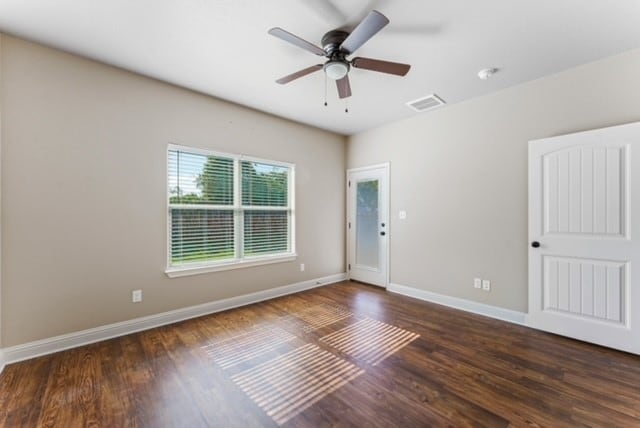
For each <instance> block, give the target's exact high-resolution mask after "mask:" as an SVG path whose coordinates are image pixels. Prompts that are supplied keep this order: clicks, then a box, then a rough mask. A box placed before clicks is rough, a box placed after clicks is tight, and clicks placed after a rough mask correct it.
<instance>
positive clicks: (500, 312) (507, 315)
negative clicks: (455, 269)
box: [387, 283, 527, 325]
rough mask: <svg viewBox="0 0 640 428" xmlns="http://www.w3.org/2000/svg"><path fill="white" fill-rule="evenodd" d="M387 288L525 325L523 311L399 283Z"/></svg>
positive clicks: (432, 301) (428, 300)
mask: <svg viewBox="0 0 640 428" xmlns="http://www.w3.org/2000/svg"><path fill="white" fill-rule="evenodd" d="M387 290H388V291H390V292H392V293H398V294H402V295H405V296H409V297H413V298H415V299H420V300H425V301H427V302H431V303H437V304H439V305H443V306H448V307H450V308H454V309H460V310H463V311H467V312H473V313H474V314H479V315H484V316H486V317H491V318H496V319H499V320H502V321H507V322H511V323H514V324H520V325H527V324H526V318H527V314H525V313H524V312H518V311H513V310H511V309H504V308H500V307H498V306H492V305H486V304H484V303H478V302H474V301H471V300H466V299H461V298H459V297H452V296H445V295H444V294H438V293H433V292H431V291H426V290H420V289H418V288H413V287H407V286H405V285H399V284H393V283H391V284H389V286H388V287H387Z"/></svg>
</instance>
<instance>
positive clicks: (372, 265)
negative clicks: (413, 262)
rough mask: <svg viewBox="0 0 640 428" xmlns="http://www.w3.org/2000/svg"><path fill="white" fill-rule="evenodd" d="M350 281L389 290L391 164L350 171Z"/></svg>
mask: <svg viewBox="0 0 640 428" xmlns="http://www.w3.org/2000/svg"><path fill="white" fill-rule="evenodd" d="M347 175H348V183H347V186H348V187H347V194H348V203H347V211H348V212H347V217H348V221H347V240H348V261H347V269H348V271H349V278H351V279H354V280H357V281H362V282H366V283H368V284H374V285H380V286H382V287H386V286H387V284H388V282H389V276H388V270H389V268H388V266H387V265H388V253H389V249H388V247H389V166H388V164H382V165H374V166H370V167H364V168H356V169H351V170H348V171H347Z"/></svg>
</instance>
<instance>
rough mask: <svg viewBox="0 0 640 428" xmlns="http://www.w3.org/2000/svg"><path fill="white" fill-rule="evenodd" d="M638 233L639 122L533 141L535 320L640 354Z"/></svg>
mask: <svg viewBox="0 0 640 428" xmlns="http://www.w3.org/2000/svg"><path fill="white" fill-rule="evenodd" d="M639 234H640V123H634V124H630V125H623V126H616V127H611V128H605V129H598V130H595V131H588V132H581V133H577V134H571V135H565V136H560V137H554V138H547V139H543V140H536V141H531V142H529V240H530V247H529V315H528V323H529V325H530V326H532V327H534V328H538V329H541V330H546V331H550V332H553V333H557V334H561V335H565V336H569V337H573V338H576V339H580V340H584V341H587V342H592V343H597V344H600V345H604V346H608V347H611V348H616V349H620V350H624V351H628V352H633V353H636V354H640V274H638V269H639V268H638V266H639V265H640V236H638V235H639ZM634 268H635V271H634Z"/></svg>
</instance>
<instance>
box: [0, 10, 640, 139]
mask: <svg viewBox="0 0 640 428" xmlns="http://www.w3.org/2000/svg"><path fill="white" fill-rule="evenodd" d="M371 9H376V10H379V11H380V12H382V13H383V14H385V15H386V16H387V17H388V18H389V19H390V21H391V23H390V24H389V25H388V26H387V27H385V28H384V29H383V30H382V31H381V32H380V33H378V35H376V36H375V37H374V38H372V39H371V40H370V41H369V42H368V43H366V44H365V45H364V46H363V47H361V48H360V49H359V50H358V51H357V52H356V55H355V56H364V57H371V58H378V59H386V60H390V61H395V62H404V63H409V64H411V65H412V68H411V70H410V71H409V74H408V75H407V76H406V77H397V76H391V75H386V74H380V73H376V72H372V71H365V70H357V69H352V71H351V72H350V80H351V88H352V91H353V96H352V97H351V98H349V99H348V107H349V113H345V112H344V108H345V105H344V101H340V100H338V99H337V94H336V89H335V84H333V82H332V81H330V82H329V83H330V86H329V90H328V94H329V95H328V102H329V105H328V107H325V106H324V105H323V102H324V82H325V79H324V74H323V73H322V72H318V73H314V74H312V75H309V76H306V77H304V78H301V79H299V80H296V81H294V82H291V83H289V84H288V85H285V86H281V85H278V84H276V83H275V82H274V81H275V80H276V79H277V78H280V77H282V76H284V75H287V74H289V73H292V72H294V71H297V70H299V69H302V68H305V67H308V66H310V65H313V64H317V63H318V62H319V61H318V59H319V57H316V56H315V55H313V54H310V53H309V52H307V51H304V50H302V49H299V48H296V47H295V46H293V45H290V44H288V43H285V42H284V41H282V40H279V39H277V38H275V37H272V36H270V35H268V34H267V30H268V29H269V28H271V27H274V26H279V27H282V28H284V29H285V30H288V31H290V32H292V33H294V34H296V35H298V36H300V37H302V38H303V39H306V40H308V41H310V42H312V43H314V44H317V45H319V44H320V38H321V37H322V35H323V34H324V33H325V32H327V31H328V30H330V29H334V28H337V27H342V26H352V27H353V26H355V24H357V23H358V22H359V21H360V19H362V18H363V17H364V16H365V15H366V13H367V12H368V11H370V10H371ZM0 31H2V32H5V33H9V34H14V35H17V36H21V37H25V38H27V39H31V40H35V41H38V42H41V43H44V44H47V45H50V46H54V47H58V48H61V49H63V50H67V51H70V52H73V53H77V54H80V55H83V56H87V57H90V58H94V59H97V60H99V61H103V62H105V63H108V64H113V65H116V66H119V67H122V68H125V69H128V70H132V71H135V72H138V73H141V74H144V75H148V76H151V77H155V78H157V79H161V80H164V81H167V82H171V83H174V84H177V85H180V86H184V87H187V88H190V89H194V90H196V91H200V92H203V93H206V94H211V95H213V96H216V97H219V98H222V99H226V100H230V101H233V102H236V103H239V104H243V105H247V106H250V107H253V108H256V109H259V110H263V111H266V112H270V113H272V114H275V115H278V116H283V117H286V118H289V119H292V120H295V121H299V122H302V123H306V124H309V125H313V126H317V127H320V128H324V129H328V130H331V131H335V132H338V133H341V134H346V135H351V134H354V133H357V132H360V131H363V130H366V129H370V128H373V127H376V126H379V125H382V124H384V123H387V122H391V121H395V120H399V119H402V118H406V117H410V116H413V115H416V114H423V115H428V114H429V113H428V112H427V113H415V112H413V111H412V110H410V109H409V108H408V107H407V106H406V105H405V103H406V102H408V101H411V100H414V99H416V98H420V97H422V96H425V95H428V94H431V93H436V94H438V95H439V96H440V97H442V98H443V99H444V100H445V101H447V103H449V104H452V103H457V102H460V101H463V100H466V99H469V98H473V97H477V96H480V95H483V94H487V93H489V92H492V91H496V90H499V89H502V88H505V87H508V86H512V85H515V84H517V83H521V82H525V81H528V80H532V79H536V78H539V77H542V76H545V75H549V74H552V73H555V72H558V71H561V70H564V69H567V68H571V67H574V66H576V65H579V64H583V63H587V62H590V61H594V60H597V59H600V58H604V57H607V56H611V55H614V54H616V53H620V52H623V51H626V50H630V49H634V48H637V47H638V46H639V45H640V1H638V0H535V1H534V0H528V1H526V0H484V1H477V0H440V1H435V0H402V1H390V0H352V1H340V2H339V1H337V0H333V1H331V0H273V1H264V0H180V1H176V0H56V1H52V0H0ZM486 67H498V68H500V72H499V73H498V74H496V75H495V76H494V77H493V78H492V79H490V80H487V81H481V80H479V79H478V78H477V76H476V73H477V72H478V71H479V70H480V69H482V68H486ZM445 108H446V107H445Z"/></svg>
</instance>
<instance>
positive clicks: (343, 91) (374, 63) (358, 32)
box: [269, 10, 411, 104]
mask: <svg viewBox="0 0 640 428" xmlns="http://www.w3.org/2000/svg"><path fill="white" fill-rule="evenodd" d="M388 23H389V19H387V17H386V16H384V15H383V14H381V13H380V12H378V11H376V10H372V11H371V12H369V15H367V16H366V17H365V18H364V19H363V20H362V21H361V22H360V23H359V24H358V26H357V27H356V28H355V29H354V30H353V31H352V32H351V33H348V32H346V31H342V30H332V31H329V32H328V33H327V34H325V35H324V36H323V37H322V48H320V47H318V46H316V45H314V44H313V43H310V42H307V41H306V40H303V39H301V38H300V37H298V36H296V35H294V34H291V33H289V32H288V31H285V30H283V29H282V28H279V27H274V28H272V29H270V30H269V34H271V35H272V36H275V37H278V38H279V39H282V40H284V41H285V42H289V43H291V44H293V45H296V46H298V47H299V48H302V49H305V50H307V51H309V52H311V53H313V54H316V55H318V56H323V57H325V58H327V59H328V61H327V62H326V63H324V64H316V65H312V66H311V67H307V68H304V69H302V70H300V71H296V72H295V73H292V74H289V75H288V76H284V77H282V78H280V79H278V80H276V82H277V83H280V84H281V85H284V84H285V83H289V82H291V81H292V80H295V79H298V78H300V77H303V76H306V75H307V74H311V73H313V72H314V71H318V70H324V72H325V74H326V75H327V77H328V78H330V79H333V80H335V81H336V86H337V87H338V96H339V97H340V98H347V97H350V96H351V85H350V84H349V70H350V69H351V67H355V68H361V69H364V70H372V71H378V72H380V73H387V74H395V75H397V76H404V75H405V74H407V73H408V72H409V69H410V68H411V66H410V65H409V64H400V63H397V62H390V61H381V60H379V59H372V58H362V57H357V58H353V59H352V60H348V59H347V57H348V56H349V55H351V54H353V53H354V52H355V51H356V50H357V49H358V48H359V47H360V46H362V45H363V44H365V43H366V42H367V41H368V40H369V39H370V38H371V37H373V36H375V35H376V34H377V33H378V31H380V30H382V28H384V26H386V25H387V24H388ZM325 104H326V103H325Z"/></svg>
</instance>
